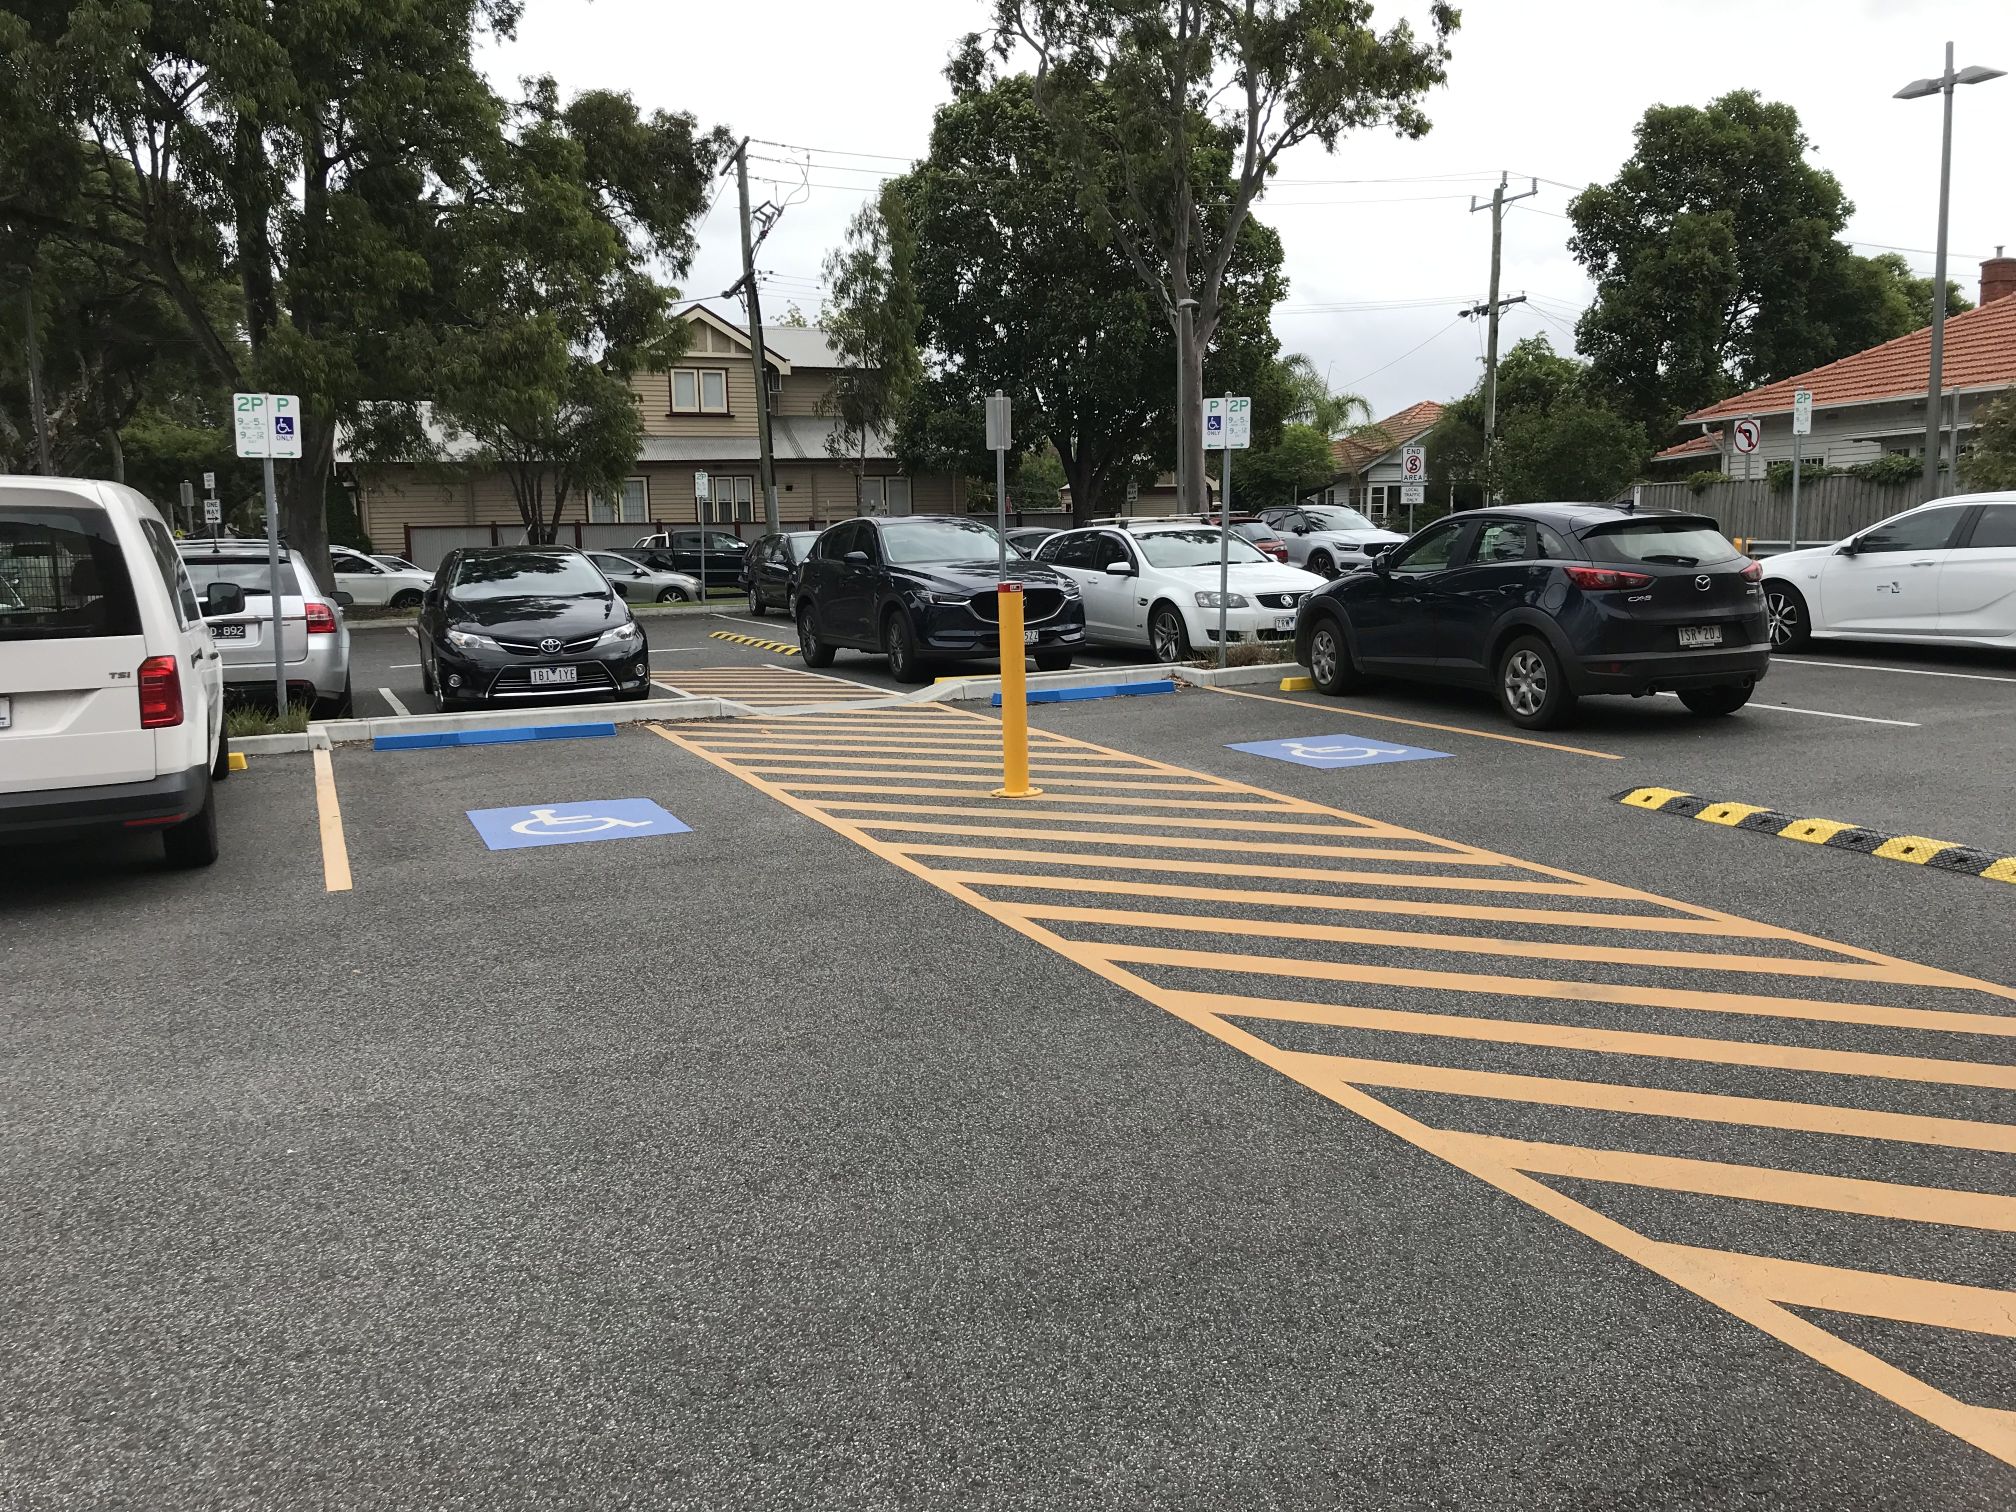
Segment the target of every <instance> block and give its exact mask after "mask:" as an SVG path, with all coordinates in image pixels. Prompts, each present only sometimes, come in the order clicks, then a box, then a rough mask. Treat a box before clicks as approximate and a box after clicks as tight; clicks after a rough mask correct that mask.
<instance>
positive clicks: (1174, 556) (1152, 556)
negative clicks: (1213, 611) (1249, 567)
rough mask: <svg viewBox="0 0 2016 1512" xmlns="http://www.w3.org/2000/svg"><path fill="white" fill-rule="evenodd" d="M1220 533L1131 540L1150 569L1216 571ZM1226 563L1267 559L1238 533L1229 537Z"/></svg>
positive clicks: (1147, 534) (1154, 533) (1171, 533)
mask: <svg viewBox="0 0 2016 1512" xmlns="http://www.w3.org/2000/svg"><path fill="white" fill-rule="evenodd" d="M1221 534H1222V532H1220V531H1218V530H1217V529H1215V528H1213V529H1204V530H1151V531H1144V532H1143V533H1142V534H1140V535H1137V536H1135V537H1134V544H1135V545H1136V546H1139V547H1140V548H1141V555H1143V556H1144V557H1146V558H1148V565H1149V566H1150V567H1216V566H1217V565H1218V541H1219V537H1220V535H1221ZM1226 560H1227V561H1229V562H1231V563H1232V564H1233V565H1234V566H1238V565H1240V564H1243V563H1250V562H1265V561H1266V560H1267V558H1266V557H1265V556H1263V555H1261V553H1260V552H1258V551H1256V550H1255V549H1254V548H1253V546H1252V545H1251V544H1250V543H1248V542H1246V541H1242V540H1240V539H1239V533H1238V532H1237V531H1236V530H1235V531H1234V532H1233V533H1232V539H1231V542H1230V544H1229V546H1228V548H1227V551H1226Z"/></svg>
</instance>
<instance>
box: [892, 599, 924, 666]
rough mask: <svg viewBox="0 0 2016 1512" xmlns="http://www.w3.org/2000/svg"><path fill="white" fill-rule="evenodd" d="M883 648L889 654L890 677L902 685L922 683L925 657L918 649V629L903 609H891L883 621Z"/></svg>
mask: <svg viewBox="0 0 2016 1512" xmlns="http://www.w3.org/2000/svg"><path fill="white" fill-rule="evenodd" d="M882 647H883V649H884V650H885V651H887V652H888V654H889V675H890V676H891V677H893V678H895V679H896V681H898V682H900V683H921V682H922V681H924V678H925V675H926V674H925V671H924V657H923V654H922V653H921V652H920V651H919V650H918V649H917V629H916V627H915V626H914V625H912V624H911V623H910V616H909V615H907V614H905V613H904V612H903V611H902V610H901V609H891V610H890V611H889V613H888V614H887V615H886V616H885V617H884V618H883V621H882Z"/></svg>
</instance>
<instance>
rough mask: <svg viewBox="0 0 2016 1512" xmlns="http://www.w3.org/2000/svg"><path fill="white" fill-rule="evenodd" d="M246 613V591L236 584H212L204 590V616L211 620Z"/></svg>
mask: <svg viewBox="0 0 2016 1512" xmlns="http://www.w3.org/2000/svg"><path fill="white" fill-rule="evenodd" d="M244 612H245V590H244V589H243V588H241V587H240V586H239V585H238V584H236V583H212V584H211V585H210V586H209V587H208V588H205V589H204V590H203V614H204V617H205V618H206V619H207V618H210V617H212V616H214V615H221V614H243V613H244Z"/></svg>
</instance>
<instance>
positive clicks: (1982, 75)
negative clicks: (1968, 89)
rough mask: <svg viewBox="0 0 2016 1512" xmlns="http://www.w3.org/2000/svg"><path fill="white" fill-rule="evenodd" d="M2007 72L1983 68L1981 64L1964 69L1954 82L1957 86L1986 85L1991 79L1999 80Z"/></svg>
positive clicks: (1957, 74) (1954, 78)
mask: <svg viewBox="0 0 2016 1512" xmlns="http://www.w3.org/2000/svg"><path fill="white" fill-rule="evenodd" d="M2007 72H2008V70H2007V69H2002V68H1982V67H1981V66H1980V65H1979V64H1976V65H1975V66H1974V67H1972V68H1963V69H1961V70H1960V72H1958V73H1956V74H1955V75H1953V82H1954V83H1955V84H1986V83H1987V82H1988V81H1989V80H1990V79H1999V78H2001V77H2002V76H2003V75H2004V74H2005V73H2007Z"/></svg>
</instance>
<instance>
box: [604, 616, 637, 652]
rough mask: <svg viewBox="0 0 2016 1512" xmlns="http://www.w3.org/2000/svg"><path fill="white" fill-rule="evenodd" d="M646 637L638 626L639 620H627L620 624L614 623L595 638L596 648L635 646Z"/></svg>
mask: <svg viewBox="0 0 2016 1512" xmlns="http://www.w3.org/2000/svg"><path fill="white" fill-rule="evenodd" d="M643 639H644V632H643V631H642V630H640V629H638V628H637V621H635V620H625V621H623V623H622V624H620V625H612V626H610V627H609V628H608V629H607V630H604V631H603V632H602V633H601V635H599V636H597V637H596V639H595V649H596V650H598V651H599V650H601V649H602V648H603V647H604V646H634V645H636V644H637V643H638V642H639V641H641V640H643Z"/></svg>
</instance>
